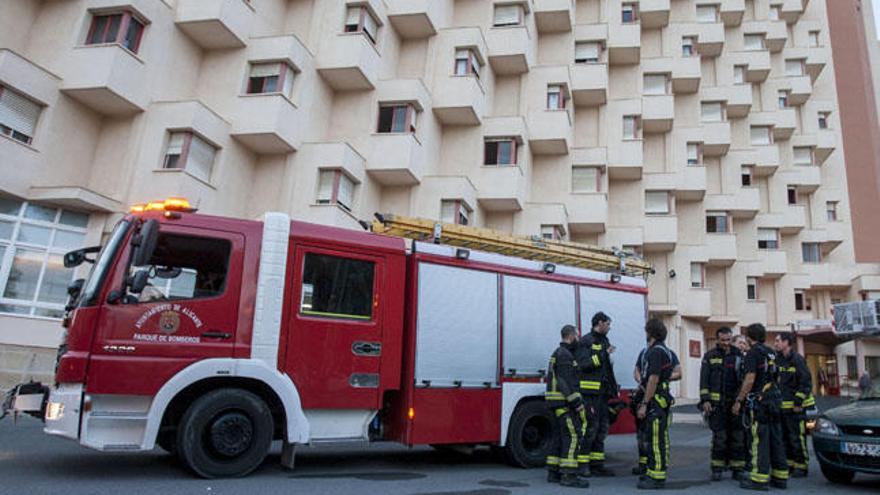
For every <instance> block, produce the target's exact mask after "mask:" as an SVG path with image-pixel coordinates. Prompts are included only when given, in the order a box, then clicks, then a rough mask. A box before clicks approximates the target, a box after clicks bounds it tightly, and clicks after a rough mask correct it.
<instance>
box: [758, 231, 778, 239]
mask: <svg viewBox="0 0 880 495" xmlns="http://www.w3.org/2000/svg"><path fill="white" fill-rule="evenodd" d="M758 240H759V241H773V242H776V231H775V230H773V229H758Z"/></svg>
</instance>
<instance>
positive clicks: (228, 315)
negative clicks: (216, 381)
mask: <svg viewBox="0 0 880 495" xmlns="http://www.w3.org/2000/svg"><path fill="white" fill-rule="evenodd" d="M130 250H131V246H127V247H126V250H125V251H124V252H123V253H122V257H121V258H120V259H121V260H128V259H129V255H130ZM243 252H244V237H243V236H242V235H241V234H237V233H231V232H221V231H215V230H203V229H198V228H193V227H183V226H177V225H169V224H162V226H161V228H160V231H159V238H158V243H157V247H156V250H155V252H154V254H153V256H152V258H151V259H150V262H149V265H148V266H145V267H131V268H130V269H128V268H127V267H126V263H125V262H122V263H119V266H117V267H116V268H115V271H114V272H113V276H112V278H111V284H112V285H111V286H110V288H112V289H118V288H120V287H122V281H123V277H124V276H126V275H127V274H128V273H134V272H136V271H137V270H144V269H148V270H150V277H149V283H148V285H147V288H146V289H145V290H144V291H143V292H142V293H140V294H127V295H125V296H123V298H122V299H121V300H118V301H116V302H113V301H109V302H108V301H103V302H102V308H101V313H100V316H99V317H98V318H99V321H98V332H97V335H96V338H95V341H94V343H93V346H92V357H91V361H90V363H89V368H90V369H89V384H88V387H89V391H90V392H94V393H125V394H128V395H152V394H154V393H155V392H156V391H157V390H158V389H159V387H160V386H161V384H163V383H164V382H166V381H167V380H168V379H169V378H170V377H171V376H173V375H174V374H175V373H177V372H178V371H180V370H181V369H183V368H184V367H186V366H187V365H189V364H191V363H193V362H195V361H198V360H200V359H207V358H217V357H231V356H232V355H233V347H234V345H235V340H236V339H235V336H236V331H237V325H238V307H239V292H240V289H241V277H242V263H243ZM127 272H128V273H127Z"/></svg>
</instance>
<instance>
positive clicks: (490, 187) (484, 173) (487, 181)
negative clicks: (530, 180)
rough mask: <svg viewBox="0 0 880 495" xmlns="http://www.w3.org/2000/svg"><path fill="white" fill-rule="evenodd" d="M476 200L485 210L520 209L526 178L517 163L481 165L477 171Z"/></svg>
mask: <svg viewBox="0 0 880 495" xmlns="http://www.w3.org/2000/svg"><path fill="white" fill-rule="evenodd" d="M475 182H476V186H477V202H478V203H480V206H481V207H482V208H483V209H484V210H486V211H493V212H511V211H520V210H522V209H523V205H524V204H525V201H526V194H527V187H528V185H527V184H526V179H525V177H524V175H523V171H522V169H521V168H520V167H519V166H518V165H513V166H503V167H498V166H485V165H484V166H482V167H480V171H479V172H478V173H477V179H476V181H475Z"/></svg>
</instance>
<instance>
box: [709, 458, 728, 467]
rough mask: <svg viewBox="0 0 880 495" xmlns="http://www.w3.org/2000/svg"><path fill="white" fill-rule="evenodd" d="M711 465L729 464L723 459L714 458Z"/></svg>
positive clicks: (722, 465)
mask: <svg viewBox="0 0 880 495" xmlns="http://www.w3.org/2000/svg"><path fill="white" fill-rule="evenodd" d="M711 465H712V467H724V466H726V465H727V462H726V461H724V460H723V459H712V463H711Z"/></svg>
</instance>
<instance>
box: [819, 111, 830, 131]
mask: <svg viewBox="0 0 880 495" xmlns="http://www.w3.org/2000/svg"><path fill="white" fill-rule="evenodd" d="M830 118H831V113H830V112H819V129H828V128H829V127H828V121H829V119H830Z"/></svg>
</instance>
